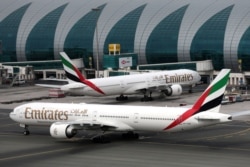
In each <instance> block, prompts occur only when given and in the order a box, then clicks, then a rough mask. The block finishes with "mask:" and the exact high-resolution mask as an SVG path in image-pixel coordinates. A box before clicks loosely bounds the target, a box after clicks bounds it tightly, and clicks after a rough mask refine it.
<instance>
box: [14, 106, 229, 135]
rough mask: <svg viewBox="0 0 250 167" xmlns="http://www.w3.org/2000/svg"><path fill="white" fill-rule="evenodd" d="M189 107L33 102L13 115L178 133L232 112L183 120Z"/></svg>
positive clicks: (40, 121) (25, 120)
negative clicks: (204, 118)
mask: <svg viewBox="0 0 250 167" xmlns="http://www.w3.org/2000/svg"><path fill="white" fill-rule="evenodd" d="M187 110H188V109H187V108H180V107H171V108H169V107H149V106H145V107H143V106H121V105H115V106H110V105H92V104H64V103H29V104H25V105H21V106H19V107H17V108H15V110H14V111H13V112H11V113H10V117H11V118H12V119H13V120H15V121H17V122H19V123H21V124H25V125H45V126H50V125H51V124H53V123H55V122H59V123H71V122H74V123H78V122H79V124H81V123H83V127H82V128H84V124H86V123H87V124H88V126H91V125H99V126H101V125H102V124H105V125H109V126H110V127H112V126H114V127H116V128H114V131H156V132H176V131H183V130H189V129H194V128H198V127H202V126H206V125H210V124H214V122H213V121H207V120H206V121H203V120H202V119H199V118H202V117H204V116H210V115H213V118H214V117H216V118H218V123H220V122H226V121H229V120H228V117H229V115H227V114H221V113H211V112H202V113H199V114H196V115H194V116H192V117H190V118H188V119H187V120H185V121H182V120H181V119H182V118H180V116H181V115H182V114H183V113H184V112H186V111H187ZM177 119H178V120H177ZM174 121H175V122H176V121H177V125H176V126H175V127H173V128H170V129H167V127H168V126H169V125H170V124H171V123H173V122H174ZM178 121H179V123H178Z"/></svg>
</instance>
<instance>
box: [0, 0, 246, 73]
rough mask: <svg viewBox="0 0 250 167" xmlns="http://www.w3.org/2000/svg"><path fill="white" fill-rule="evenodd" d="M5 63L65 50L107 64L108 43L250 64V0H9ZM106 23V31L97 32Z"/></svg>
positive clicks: (178, 57) (155, 53) (145, 54)
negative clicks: (104, 56) (104, 58)
mask: <svg viewBox="0 0 250 167" xmlns="http://www.w3.org/2000/svg"><path fill="white" fill-rule="evenodd" d="M0 21H1V22H0V63H1V62H20V61H44V60H59V52H60V51H65V52H66V53H68V54H69V56H70V57H71V58H83V60H84V62H85V66H88V65H89V64H95V63H92V62H91V63H90V62H89V61H93V62H96V56H95V55H96V54H97V51H98V53H99V55H100V56H99V62H100V64H101V63H102V61H103V57H102V56H103V55H104V54H108V45H109V44H112V43H118V44H120V45H121V52H122V53H137V54H138V64H154V63H174V62H189V61H200V60H212V63H213V67H214V69H215V70H220V69H222V68H231V69H232V70H233V71H234V72H241V71H250V2H249V0H43V1H41V0H18V1H16V0H1V1H0ZM96 30H98V31H96Z"/></svg>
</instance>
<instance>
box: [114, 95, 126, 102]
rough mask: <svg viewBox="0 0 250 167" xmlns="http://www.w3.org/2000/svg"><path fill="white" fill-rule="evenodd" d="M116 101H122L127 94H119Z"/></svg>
mask: <svg viewBox="0 0 250 167" xmlns="http://www.w3.org/2000/svg"><path fill="white" fill-rule="evenodd" d="M116 100H117V101H124V100H128V96H124V95H123V94H121V95H120V96H118V97H116Z"/></svg>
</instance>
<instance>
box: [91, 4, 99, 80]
mask: <svg viewBox="0 0 250 167" xmlns="http://www.w3.org/2000/svg"><path fill="white" fill-rule="evenodd" d="M100 10H101V9H100V8H93V9H92V11H94V12H99V11H100ZM95 31H96V34H95V35H96V75H97V78H99V41H98V18H97V19H96V23H95Z"/></svg>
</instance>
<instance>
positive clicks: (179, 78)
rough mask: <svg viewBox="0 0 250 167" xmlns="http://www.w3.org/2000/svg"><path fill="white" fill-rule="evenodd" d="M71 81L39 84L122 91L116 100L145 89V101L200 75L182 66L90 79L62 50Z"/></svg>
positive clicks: (174, 91) (76, 91)
mask: <svg viewBox="0 0 250 167" xmlns="http://www.w3.org/2000/svg"><path fill="white" fill-rule="evenodd" d="M60 55H61V59H62V63H63V68H64V70H65V73H66V76H67V79H68V82H69V83H68V84H66V85H63V86H59V85H57V86H55V85H45V84H37V85H38V86H45V87H57V88H60V89H61V90H63V91H64V92H65V93H70V94H72V95H87V96H96V97H100V96H110V95H120V96H118V97H117V98H116V100H125V99H127V96H124V95H130V94H138V93H141V94H143V95H144V97H143V98H142V99H141V100H142V101H148V100H152V97H151V94H152V92H153V91H154V92H161V93H164V94H166V95H167V96H178V95H180V94H181V93H182V87H181V85H189V86H193V85H195V83H197V82H199V81H200V79H201V77H200V75H199V74H198V73H197V72H196V71H193V70H188V69H181V70H171V71H162V72H153V73H144V74H135V75H125V76H116V77H107V78H95V79H89V80H88V79H86V78H85V77H84V76H83V75H82V74H81V72H80V71H79V70H78V69H77V67H75V66H74V64H73V63H72V61H71V60H70V58H69V57H68V56H67V54H66V53H65V52H60Z"/></svg>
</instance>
